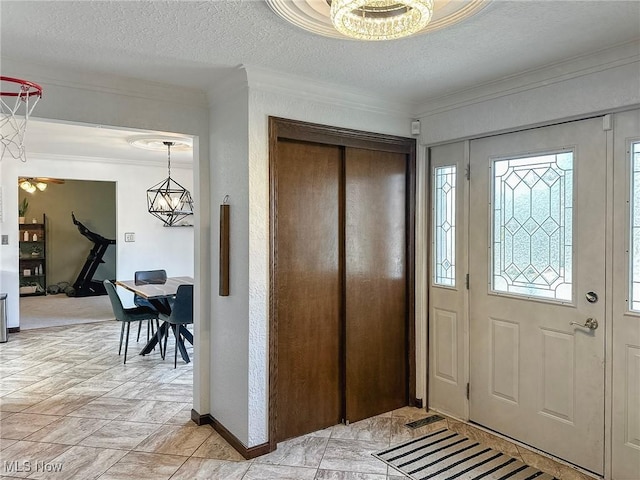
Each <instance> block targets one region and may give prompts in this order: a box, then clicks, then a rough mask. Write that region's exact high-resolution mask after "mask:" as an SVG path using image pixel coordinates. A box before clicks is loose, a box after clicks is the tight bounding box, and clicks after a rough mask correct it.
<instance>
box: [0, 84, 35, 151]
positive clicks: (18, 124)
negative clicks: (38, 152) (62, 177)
mask: <svg viewBox="0 0 640 480" xmlns="http://www.w3.org/2000/svg"><path fill="white" fill-rule="evenodd" d="M40 98H42V87H41V86H40V85H38V84H37V83H33V82H29V81H27V80H21V79H19V78H11V77H0V143H1V144H2V152H0V158H3V157H4V154H5V152H8V153H9V154H10V155H11V156H12V157H13V158H15V159H20V160H21V161H23V162H26V161H27V156H26V152H25V148H24V136H25V132H26V130H27V123H28V122H29V117H30V116H31V112H33V109H34V108H35V106H36V104H37V103H38V100H40Z"/></svg>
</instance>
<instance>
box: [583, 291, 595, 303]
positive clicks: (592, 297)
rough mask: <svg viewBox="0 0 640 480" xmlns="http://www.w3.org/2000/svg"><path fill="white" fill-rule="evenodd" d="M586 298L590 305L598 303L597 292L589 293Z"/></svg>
mask: <svg viewBox="0 0 640 480" xmlns="http://www.w3.org/2000/svg"><path fill="white" fill-rule="evenodd" d="M585 298H586V299H587V302H589V303H596V302H597V301H598V294H597V293H596V292H587V293H586V294H585Z"/></svg>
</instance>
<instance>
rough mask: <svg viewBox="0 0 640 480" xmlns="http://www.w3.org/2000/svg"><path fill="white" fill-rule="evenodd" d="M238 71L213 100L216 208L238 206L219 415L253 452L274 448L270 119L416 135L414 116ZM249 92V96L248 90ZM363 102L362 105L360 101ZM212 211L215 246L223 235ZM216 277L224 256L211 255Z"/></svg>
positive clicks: (223, 304) (223, 317)
mask: <svg viewBox="0 0 640 480" xmlns="http://www.w3.org/2000/svg"><path fill="white" fill-rule="evenodd" d="M247 71H251V69H250V68H247V69H244V70H239V71H237V72H236V73H235V77H234V79H233V81H231V82H229V85H228V90H227V91H222V90H220V91H218V92H216V93H215V97H214V98H212V105H213V106H212V117H211V126H212V136H211V149H212V168H213V170H214V171H215V172H216V174H215V175H213V176H212V199H213V200H212V204H213V205H214V207H213V208H214V209H215V208H217V204H219V203H221V202H222V199H223V198H224V195H227V194H228V195H229V196H230V202H229V203H230V204H231V259H230V264H231V295H230V296H229V297H219V296H217V293H216V292H217V289H218V280H217V279H216V278H214V279H213V289H212V290H213V292H214V294H213V295H212V313H213V315H212V326H211V337H210V341H211V354H212V358H211V366H212V370H211V379H210V384H211V386H212V388H211V392H210V393H211V413H212V415H213V416H214V417H215V418H216V420H218V421H219V422H220V423H222V424H223V425H224V426H225V427H226V428H227V429H228V430H229V431H230V432H231V433H232V434H233V435H234V436H236V438H238V439H239V440H240V441H241V442H242V443H243V444H244V445H245V446H247V447H254V446H258V445H261V444H264V443H266V442H267V441H268V404H269V398H268V396H269V392H268V381H269V375H268V373H269V372H268V368H269V362H268V352H269V348H268V311H269V161H268V160H269V141H268V140H269V132H268V117H269V116H279V117H284V118H291V119H296V120H302V121H307V122H312V123H321V124H325V125H334V126H338V127H345V128H353V129H359V130H367V131H372V132H380V133H386V134H394V135H404V136H409V126H410V115H409V114H408V113H406V114H402V113H399V112H398V111H397V110H396V111H393V110H391V109H385V108H380V107H375V108H374V107H372V106H371V105H372V104H373V103H374V102H373V100H372V99H369V100H371V102H372V103H371V104H369V105H367V104H365V103H364V102H362V103H358V102H356V101H353V99H349V101H346V100H344V99H343V101H338V96H339V93H338V92H337V91H335V90H334V91H333V96H331V95H328V94H327V95H325V94H324V93H325V92H322V94H318V95H313V94H311V93H310V92H311V91H313V92H318V91H319V89H318V88H315V86H314V85H312V84H311V83H310V82H307V83H306V84H305V89H306V90H305V92H303V93H300V91H299V89H300V86H299V84H298V86H297V87H295V86H294V85H292V88H286V86H287V85H286V84H287V83H289V82H291V80H290V79H287V77H277V78H274V77H270V78H264V77H256V76H255V75H253V74H250V75H249V76H248V74H247ZM247 85H248V86H249V89H248V90H247ZM362 100H363V99H358V101H362ZM217 218H218V215H217V211H215V210H214V221H213V222H212V238H214V239H216V243H217V238H218V237H219V223H218V221H217ZM212 260H213V261H212V271H213V272H217V270H218V268H219V262H218V258H217V255H213V257H212Z"/></svg>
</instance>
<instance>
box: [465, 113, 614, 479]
mask: <svg viewBox="0 0 640 480" xmlns="http://www.w3.org/2000/svg"><path fill="white" fill-rule="evenodd" d="M470 165H471V180H470V185H469V188H470V193H469V195H470V215H469V217H470V221H469V274H470V290H469V317H470V318H469V322H470V337H469V343H470V352H469V353H470V371H469V375H470V400H469V402H470V403H469V412H470V420H471V421H473V422H475V423H478V424H480V425H483V426H485V427H487V428H490V429H492V430H495V431H497V432H500V433H502V434H504V435H507V436H509V437H512V438H515V439H517V440H519V441H521V442H524V443H526V444H528V445H531V446H533V447H536V448H538V449H540V450H543V451H546V452H548V453H550V454H552V455H555V456H557V457H560V458H562V459H564V460H567V461H569V462H571V463H574V464H576V465H579V466H581V467H583V468H585V469H587V470H590V471H592V472H595V473H598V474H602V473H603V463H604V380H605V379H604V333H605V328H604V318H605V301H604V297H605V214H606V196H605V193H606V192H605V188H606V136H605V132H604V131H603V128H602V119H601V118H594V119H589V120H583V121H579V122H571V123H565V124H561V125H555V126H549V127H544V128H538V129H533V130H527V131H523V132H517V133H511V134H505V135H498V136H494V137H488V138H484V139H479V140H472V141H471V143H470ZM596 322H597V324H598V326H597V327H596Z"/></svg>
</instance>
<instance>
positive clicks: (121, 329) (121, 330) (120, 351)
mask: <svg viewBox="0 0 640 480" xmlns="http://www.w3.org/2000/svg"><path fill="white" fill-rule="evenodd" d="M120 323H122V327H121V328H120V348H118V356H120V354H121V353H122V337H124V322H120Z"/></svg>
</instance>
